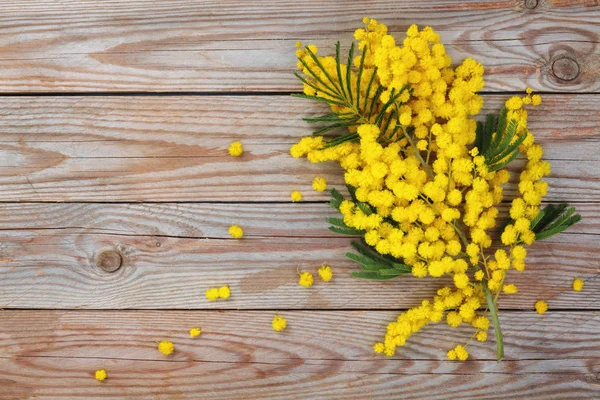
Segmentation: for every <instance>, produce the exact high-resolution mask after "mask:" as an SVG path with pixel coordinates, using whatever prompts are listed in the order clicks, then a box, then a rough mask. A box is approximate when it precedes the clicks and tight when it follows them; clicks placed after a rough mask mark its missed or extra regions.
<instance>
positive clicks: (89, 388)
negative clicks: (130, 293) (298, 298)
mask: <svg viewBox="0 0 600 400" xmlns="http://www.w3.org/2000/svg"><path fill="white" fill-rule="evenodd" d="M298 363H299V362H298ZM489 363H492V362H489ZM353 364H354V363H353ZM107 365H108V367H107ZM341 365H344V363H341V362H336V361H331V362H329V363H327V364H325V365H317V366H316V367H313V368H310V372H306V371H305V370H306V369H309V368H308V367H299V366H297V364H291V365H280V364H262V363H235V364H231V363H203V362H189V361H183V362H180V361H176V362H164V361H137V360H126V361H123V360H113V359H106V358H101V359H97V358H91V359H70V358H66V359H64V358H38V357H32V358H21V357H15V358H13V359H0V368H1V369H2V370H4V371H5V373H3V377H4V378H3V380H2V383H3V384H4V386H2V387H1V388H0V399H6V400H14V399H33V398H35V399H36V400H37V399H39V400H43V399H57V398H58V399H64V398H69V399H75V398H85V399H98V400H99V399H103V400H104V399H123V398H127V399H195V398H200V397H201V398H202V399H215V400H221V399H224V398H227V399H232V400H236V399H239V400H252V399H264V398H276V399H282V400H295V399H299V398H311V399H317V400H320V399H340V398H343V399H348V400H354V399H356V400H358V399H364V398H370V399H374V398H382V399H384V398H385V399H388V398H402V399H407V400H411V399H415V400H416V399H423V398H427V399H432V400H445V399H447V398H448V396H452V398H453V399H465V400H466V399H468V400H472V399H477V400H484V399H486V400H513V399H515V398H520V396H526V398H527V399H531V400H548V399H597V398H598V383H597V382H598V379H597V378H596V377H595V375H593V374H583V373H580V374H576V373H574V374H564V373H562V372H561V373H545V372H533V373H528V374H515V373H500V374H487V373H480V374H470V373H459V374H414V375H402V374H398V373H395V372H392V373H386V372H383V373H382V372H379V371H378V370H377V369H376V368H370V369H368V370H367V371H366V372H339V370H340V369H342V367H341ZM535 365H536V366H540V365H543V363H540V362H538V363H535ZM100 367H106V368H109V371H110V374H111V375H110V377H109V378H108V380H106V381H104V382H97V381H95V380H94V377H93V374H94V371H95V369H96V368H100ZM543 368H544V367H538V368H536V369H537V370H539V371H543Z"/></svg>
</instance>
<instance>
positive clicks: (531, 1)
mask: <svg viewBox="0 0 600 400" xmlns="http://www.w3.org/2000/svg"><path fill="white" fill-rule="evenodd" d="M537 5H538V0H525V7H527V8H529V9H530V10H533V9H534V8H536V7H537Z"/></svg>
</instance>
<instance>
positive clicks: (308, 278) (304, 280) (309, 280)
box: [298, 272, 315, 288]
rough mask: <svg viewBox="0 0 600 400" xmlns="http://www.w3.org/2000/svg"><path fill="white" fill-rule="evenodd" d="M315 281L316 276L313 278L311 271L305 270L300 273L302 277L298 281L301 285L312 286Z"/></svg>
mask: <svg viewBox="0 0 600 400" xmlns="http://www.w3.org/2000/svg"><path fill="white" fill-rule="evenodd" d="M314 281H315V278H313V276H312V274H311V273H310V272H303V273H301V274H300V279H299V280H298V283H299V284H300V285H301V286H304V287H306V288H307V287H311V286H312V284H313V282H314Z"/></svg>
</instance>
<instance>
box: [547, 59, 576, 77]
mask: <svg viewBox="0 0 600 400" xmlns="http://www.w3.org/2000/svg"><path fill="white" fill-rule="evenodd" d="M552 73H553V74H554V76H556V77H557V78H558V79H560V80H563V81H572V80H573V79H575V78H577V76H579V64H577V61H575V60H573V59H571V58H568V57H562V58H559V59H558V60H555V61H554V62H553V63H552Z"/></svg>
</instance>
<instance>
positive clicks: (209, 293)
mask: <svg viewBox="0 0 600 400" xmlns="http://www.w3.org/2000/svg"><path fill="white" fill-rule="evenodd" d="M205 294H206V298H207V299H208V300H210V301H215V300H217V299H218V298H219V297H220V296H219V288H210V289H207V290H206V293H205Z"/></svg>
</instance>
